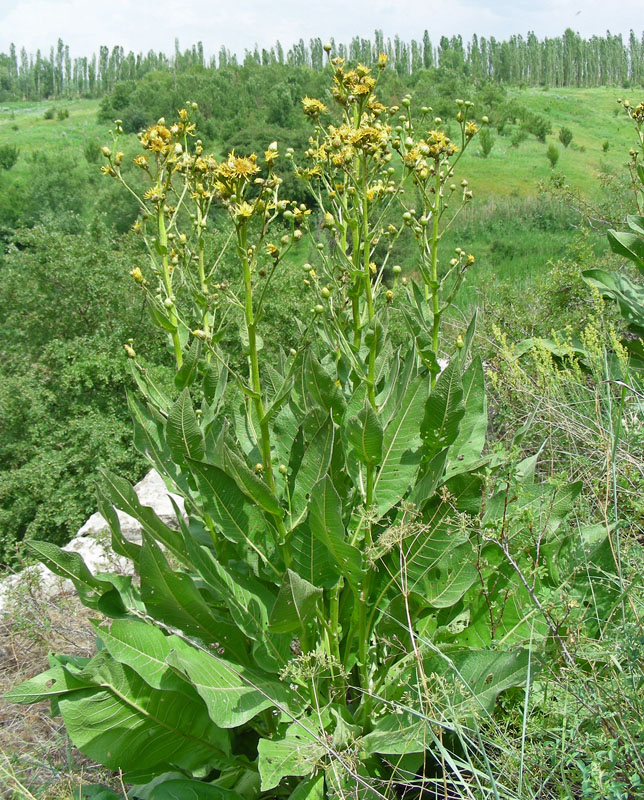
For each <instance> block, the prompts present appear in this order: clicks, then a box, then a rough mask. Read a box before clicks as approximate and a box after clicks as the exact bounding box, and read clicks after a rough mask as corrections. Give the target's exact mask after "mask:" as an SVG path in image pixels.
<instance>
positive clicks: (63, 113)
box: [56, 108, 69, 120]
mask: <svg viewBox="0 0 644 800" xmlns="http://www.w3.org/2000/svg"><path fill="white" fill-rule="evenodd" d="M68 118H69V109H68V108H59V109H58V112H57V113H56V119H59V120H63V119H68Z"/></svg>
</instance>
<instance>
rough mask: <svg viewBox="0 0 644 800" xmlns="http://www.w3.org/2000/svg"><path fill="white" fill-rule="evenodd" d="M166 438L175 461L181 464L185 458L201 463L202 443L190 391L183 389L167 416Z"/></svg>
mask: <svg viewBox="0 0 644 800" xmlns="http://www.w3.org/2000/svg"><path fill="white" fill-rule="evenodd" d="M166 437H167V441H168V446H169V447H170V452H171V453H172V456H173V458H174V459H175V461H178V462H179V463H183V462H184V461H185V459H186V458H194V459H195V460H197V461H201V459H202V458H203V455H204V441H203V434H202V433H201V428H200V427H199V422H198V421H197V415H196V414H195V410H194V408H193V407H192V400H191V399H190V390H189V389H188V388H186V389H184V390H183V391H182V392H181V394H180V395H179V397H178V398H177V400H176V402H175V404H174V405H173V406H172V408H171V409H170V413H169V414H168V423H167V426H166Z"/></svg>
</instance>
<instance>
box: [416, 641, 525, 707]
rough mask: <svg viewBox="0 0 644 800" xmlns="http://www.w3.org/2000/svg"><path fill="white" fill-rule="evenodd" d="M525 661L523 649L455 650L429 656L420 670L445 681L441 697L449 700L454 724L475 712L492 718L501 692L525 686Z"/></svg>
mask: <svg viewBox="0 0 644 800" xmlns="http://www.w3.org/2000/svg"><path fill="white" fill-rule="evenodd" d="M528 659H529V654H528V651H527V650H526V649H520V650H509V651H493V650H458V651H455V652H449V653H446V654H445V655H441V654H438V653H435V654H432V655H430V656H428V657H427V658H426V659H425V660H424V662H423V666H424V670H425V674H426V675H431V674H435V675H440V676H441V677H442V679H443V681H446V683H447V685H446V686H445V688H444V689H443V696H444V697H449V705H450V714H451V715H453V718H454V719H455V720H456V719H459V717H462V715H469V714H471V713H472V710H474V712H475V713H476V710H477V709H480V710H481V711H483V712H485V713H487V714H491V713H492V711H493V710H494V705H495V703H496V700H497V698H498V696H499V694H500V693H501V692H503V691H506V689H511V688H513V687H515V686H523V685H524V684H525V681H526V677H527V673H528Z"/></svg>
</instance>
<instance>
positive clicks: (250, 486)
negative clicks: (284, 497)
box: [224, 445, 284, 518]
mask: <svg viewBox="0 0 644 800" xmlns="http://www.w3.org/2000/svg"><path fill="white" fill-rule="evenodd" d="M224 469H225V470H226V472H227V473H228V474H229V475H230V476H232V477H233V478H234V479H235V481H236V483H237V485H238V486H239V488H240V489H241V490H242V492H244V493H245V494H246V495H248V497H250V499H251V500H253V502H255V503H257V505H258V506H261V508H263V509H264V511H268V513H269V514H272V515H273V516H276V517H280V518H282V517H283V516H284V511H283V509H282V507H281V506H280V504H279V502H278V500H277V498H276V497H275V495H274V494H273V492H271V490H270V489H269V488H268V486H267V484H266V483H265V481H263V480H262V479H261V478H259V477H258V476H257V475H256V474H255V473H254V472H253V471H252V470H251V469H249V467H248V465H247V464H246V463H245V462H244V461H243V459H241V458H240V457H239V456H238V455H237V454H236V453H235V452H233V451H232V450H231V449H230V448H229V447H227V446H226V445H224Z"/></svg>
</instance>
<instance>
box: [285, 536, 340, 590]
mask: <svg viewBox="0 0 644 800" xmlns="http://www.w3.org/2000/svg"><path fill="white" fill-rule="evenodd" d="M289 544H290V547H291V553H292V556H293V567H295V569H296V570H297V573H298V575H300V576H301V577H302V578H304V579H305V580H307V581H308V582H309V583H312V584H313V585H314V586H321V587H322V588H323V589H331V588H333V587H334V586H335V585H336V583H337V582H338V580H339V579H340V574H341V573H340V571H339V569H338V568H337V566H336V564H335V561H334V560H333V558H332V557H331V554H330V553H329V551H328V549H327V547H326V546H325V545H324V544H323V543H322V542H321V541H320V540H319V539H318V538H316V537H315V536H313V534H312V533H311V529H310V527H309V526H308V524H307V523H306V522H303V523H302V524H301V525H298V526H297V528H295V530H294V531H293V532H292V534H291V538H290V540H289Z"/></svg>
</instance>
